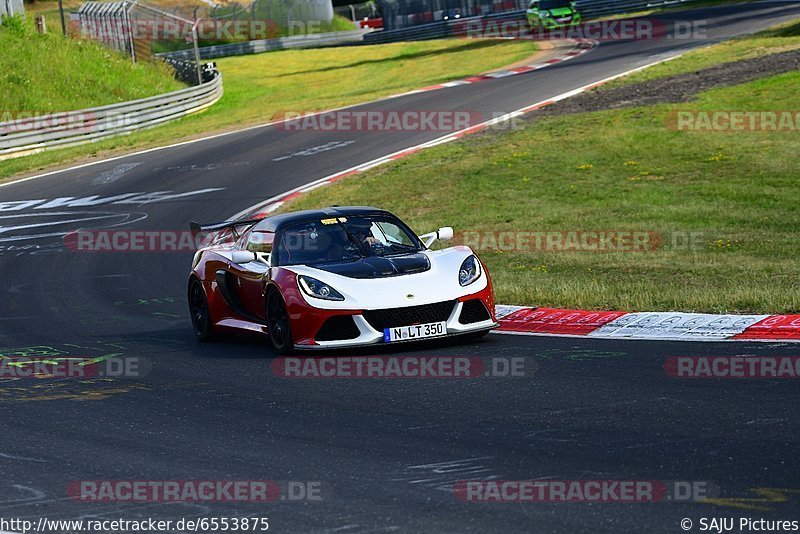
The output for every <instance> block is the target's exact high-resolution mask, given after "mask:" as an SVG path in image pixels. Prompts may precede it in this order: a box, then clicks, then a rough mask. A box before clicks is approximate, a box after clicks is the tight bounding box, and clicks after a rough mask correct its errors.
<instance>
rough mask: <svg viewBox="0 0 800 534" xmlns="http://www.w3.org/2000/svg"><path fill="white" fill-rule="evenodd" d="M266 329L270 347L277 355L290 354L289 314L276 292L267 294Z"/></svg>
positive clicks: (292, 344)
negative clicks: (270, 343) (270, 342)
mask: <svg viewBox="0 0 800 534" xmlns="http://www.w3.org/2000/svg"><path fill="white" fill-rule="evenodd" d="M267 328H268V329H269V339H270V341H272V346H273V347H275V350H277V351H278V353H279V354H290V353H291V352H292V350H293V349H294V340H293V339H292V328H291V326H290V324H289V312H287V311H286V304H285V303H284V302H283V297H281V294H280V293H279V292H278V291H277V290H274V289H273V290H271V291H270V292H269V293H268V294H267Z"/></svg>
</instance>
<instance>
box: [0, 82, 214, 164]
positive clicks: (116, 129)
mask: <svg viewBox="0 0 800 534" xmlns="http://www.w3.org/2000/svg"><path fill="white" fill-rule="evenodd" d="M211 75H212V78H211V79H210V80H209V81H206V82H204V83H202V84H200V85H197V86H194V87H189V88H187V89H181V90H179V91H174V92H172V93H167V94H164V95H158V96H152V97H149V98H142V99H140V100H132V101H130V102H122V103H120V104H112V105H110V106H102V107H97V108H90V109H83V110H79V111H68V112H64V113H54V114H52V115H46V116H39V117H31V118H23V119H19V120H15V121H9V122H0V159H7V158H12V157H17V156H23V155H26V154H32V153H35V152H41V151H43V150H49V149H53V148H63V147H67V146H72V145H78V144H83V143H90V142H93V141H97V140H100V139H105V138H107V137H111V136H114V135H120V134H127V133H131V132H133V131H135V130H141V129H143V128H149V127H151V126H156V125H158V124H161V123H164V122H167V121H170V120H173V119H177V118H180V117H183V116H184V115H188V114H189V113H195V112H198V111H202V110H203V109H206V108H207V107H209V106H211V105H212V104H214V103H215V102H216V101H217V100H219V99H220V97H222V75H221V74H220V73H219V72H217V71H213V72H212V74H211Z"/></svg>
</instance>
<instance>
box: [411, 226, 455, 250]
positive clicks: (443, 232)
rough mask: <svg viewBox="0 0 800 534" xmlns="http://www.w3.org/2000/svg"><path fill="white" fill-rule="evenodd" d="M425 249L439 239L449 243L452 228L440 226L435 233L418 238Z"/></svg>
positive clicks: (451, 237) (451, 236)
mask: <svg viewBox="0 0 800 534" xmlns="http://www.w3.org/2000/svg"><path fill="white" fill-rule="evenodd" d="M419 238H420V239H421V240H422V242H423V243H424V244H425V246H426V247H430V246H431V245H432V244H433V242H434V241H436V240H437V239H441V240H442V241H449V240H451V239H453V228H452V227H450V226H442V227H441V228H439V229H438V230H436V231H435V232H431V233H429V234H422V235H421V236H419Z"/></svg>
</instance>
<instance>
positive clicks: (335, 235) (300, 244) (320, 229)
mask: <svg viewBox="0 0 800 534" xmlns="http://www.w3.org/2000/svg"><path fill="white" fill-rule="evenodd" d="M421 249H422V244H421V243H420V241H419V239H418V238H417V237H416V236H415V235H414V234H413V233H412V232H411V231H410V230H409V229H408V228H407V227H406V226H405V225H404V224H403V223H402V222H400V220H399V219H396V218H393V217H389V216H385V215H381V216H364V215H359V216H340V217H331V218H327V219H316V220H311V221H306V222H302V223H297V224H293V225H291V226H289V227H287V228H286V229H284V230H283V232H282V233H281V237H280V241H279V243H278V245H277V247H276V250H277V253H278V265H300V264H302V265H313V264H321V263H336V262H348V261H356V260H358V259H361V258H365V257H369V256H392V255H397V254H408V253H414V252H419V251H420V250H421Z"/></svg>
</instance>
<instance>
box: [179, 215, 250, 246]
mask: <svg viewBox="0 0 800 534" xmlns="http://www.w3.org/2000/svg"><path fill="white" fill-rule="evenodd" d="M258 222H261V219H239V220H236V221H226V222H222V223H215V224H200V223H196V222H194V221H189V229H190V230H191V231H192V235H195V236H196V235H198V234H212V235H211V242H210V243H221V242H227V241H228V239H226V238H225V236H226V235H230V236H232V237H233V240H234V241H236V240H238V239H239V236H241V235H242V234H241V233H240V232H237V231H236V229H237V228H240V227H242V226H244V227H245V229H247V228H250V227H251V226H253V225H254V224H256V223H258ZM226 231H227V232H226ZM228 232H230V234H228Z"/></svg>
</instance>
